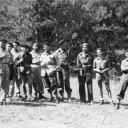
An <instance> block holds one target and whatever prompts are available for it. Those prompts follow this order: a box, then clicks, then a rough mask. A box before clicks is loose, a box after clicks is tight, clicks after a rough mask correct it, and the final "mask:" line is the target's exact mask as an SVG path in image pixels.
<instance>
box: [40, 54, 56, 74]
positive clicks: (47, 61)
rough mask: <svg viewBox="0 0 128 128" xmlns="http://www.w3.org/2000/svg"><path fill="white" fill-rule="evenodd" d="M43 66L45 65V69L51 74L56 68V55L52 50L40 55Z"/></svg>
mask: <svg viewBox="0 0 128 128" xmlns="http://www.w3.org/2000/svg"><path fill="white" fill-rule="evenodd" d="M40 62H41V66H42V67H43V69H42V72H43V70H45V71H46V72H47V74H48V75H49V74H51V73H52V72H54V71H55V70H56V57H55V55H54V54H52V52H50V53H46V52H44V53H42V54H41V57H40Z"/></svg>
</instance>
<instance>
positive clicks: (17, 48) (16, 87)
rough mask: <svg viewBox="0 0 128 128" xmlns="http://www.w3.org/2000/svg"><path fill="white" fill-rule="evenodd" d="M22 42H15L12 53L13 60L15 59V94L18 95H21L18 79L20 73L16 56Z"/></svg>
mask: <svg viewBox="0 0 128 128" xmlns="http://www.w3.org/2000/svg"><path fill="white" fill-rule="evenodd" d="M19 46H20V44H19V43H18V42H14V43H13V49H12V50H11V53H12V55H13V61H14V78H13V84H14V87H15V89H16V90H14V91H15V94H16V96H18V97H19V95H20V83H19V80H18V75H17V66H16V65H15V62H16V58H17V57H18V56H19V53H20V50H19Z"/></svg>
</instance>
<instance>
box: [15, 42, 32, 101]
mask: <svg viewBox="0 0 128 128" xmlns="http://www.w3.org/2000/svg"><path fill="white" fill-rule="evenodd" d="M21 50H22V51H21V52H20V54H19V56H18V57H17V58H16V66H18V75H19V81H20V82H21V84H20V97H21V98H23V99H26V98H27V100H31V101H33V100H34V98H33V97H32V85H33V75H32V71H31V67H30V65H31V64H32V55H31V54H30V53H29V47H28V46H27V45H25V44H24V45H22V46H21Z"/></svg>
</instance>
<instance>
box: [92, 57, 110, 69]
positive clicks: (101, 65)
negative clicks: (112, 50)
mask: <svg viewBox="0 0 128 128" xmlns="http://www.w3.org/2000/svg"><path fill="white" fill-rule="evenodd" d="M109 67H110V63H109V60H108V59H107V58H104V59H102V58H100V57H97V58H96V59H94V62H93V68H95V69H99V70H103V69H106V68H109Z"/></svg>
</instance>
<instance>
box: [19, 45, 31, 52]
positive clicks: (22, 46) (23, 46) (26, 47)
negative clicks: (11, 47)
mask: <svg viewBox="0 0 128 128" xmlns="http://www.w3.org/2000/svg"><path fill="white" fill-rule="evenodd" d="M21 51H22V52H24V53H27V52H29V47H28V46H27V45H21Z"/></svg>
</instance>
